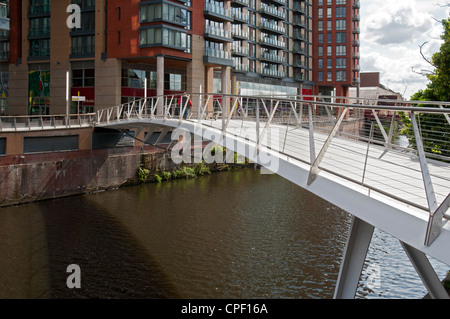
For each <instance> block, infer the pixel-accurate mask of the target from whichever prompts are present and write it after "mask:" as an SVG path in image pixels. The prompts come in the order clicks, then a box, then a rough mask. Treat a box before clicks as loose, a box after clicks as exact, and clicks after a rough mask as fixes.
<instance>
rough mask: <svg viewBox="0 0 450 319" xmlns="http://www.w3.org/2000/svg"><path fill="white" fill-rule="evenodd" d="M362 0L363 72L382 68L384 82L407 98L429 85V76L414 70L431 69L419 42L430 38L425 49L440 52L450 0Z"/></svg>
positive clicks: (425, 52)
mask: <svg viewBox="0 0 450 319" xmlns="http://www.w3.org/2000/svg"><path fill="white" fill-rule="evenodd" d="M360 3H361V9H360V15H361V22H360V28H361V34H360V40H361V47H360V50H361V61H360V63H361V72H380V81H381V84H383V85H385V86H387V87H388V88H390V89H392V90H393V91H395V92H398V93H401V94H402V95H403V97H404V98H405V99H409V98H410V97H411V95H412V94H414V93H416V92H417V91H419V90H420V89H425V88H426V86H427V83H428V82H427V79H426V77H425V76H423V75H419V74H417V73H415V72H414V71H413V70H415V71H416V72H421V71H422V70H430V65H429V64H428V63H427V62H426V61H425V60H424V59H423V57H422V56H421V53H420V48H419V46H420V45H422V44H423V43H425V42H427V43H426V44H425V45H424V46H423V49H422V52H423V54H424V55H425V57H427V58H428V59H431V57H432V55H433V53H436V52H439V49H440V46H441V44H442V40H441V39H440V36H441V35H442V33H443V27H442V23H440V21H442V20H443V19H447V18H448V17H449V14H450V6H449V5H450V0H394V1H393V0H360ZM445 4H448V5H447V6H444V5H445ZM439 5H441V6H439ZM436 20H438V21H439V22H438V21H436ZM431 69H432V68H431Z"/></svg>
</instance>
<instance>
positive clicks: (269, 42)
mask: <svg viewBox="0 0 450 319" xmlns="http://www.w3.org/2000/svg"><path fill="white" fill-rule="evenodd" d="M260 44H261V45H266V46H272V47H277V48H280V49H284V48H285V47H286V43H285V42H283V41H278V40H275V39H272V38H269V37H264V38H262V39H261V40H260Z"/></svg>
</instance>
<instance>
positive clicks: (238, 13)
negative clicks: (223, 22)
mask: <svg viewBox="0 0 450 319" xmlns="http://www.w3.org/2000/svg"><path fill="white" fill-rule="evenodd" d="M233 17H234V20H235V21H240V22H245V23H247V22H248V14H244V13H242V12H241V11H235V12H233Z"/></svg>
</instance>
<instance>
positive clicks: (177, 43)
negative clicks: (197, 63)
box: [139, 26, 191, 53]
mask: <svg viewBox="0 0 450 319" xmlns="http://www.w3.org/2000/svg"><path fill="white" fill-rule="evenodd" d="M139 43H140V46H143V47H145V46H166V47H171V48H174V49H180V50H184V51H185V52H187V53H190V52H191V35H189V34H187V33H186V32H183V31H180V30H176V29H171V28H166V27H162V26H161V27H160V26H158V27H155V28H151V27H150V28H145V29H141V31H140V34H139Z"/></svg>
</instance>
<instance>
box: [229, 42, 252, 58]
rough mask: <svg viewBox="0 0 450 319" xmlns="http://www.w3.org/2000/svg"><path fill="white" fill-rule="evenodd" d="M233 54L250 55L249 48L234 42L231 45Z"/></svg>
mask: <svg viewBox="0 0 450 319" xmlns="http://www.w3.org/2000/svg"><path fill="white" fill-rule="evenodd" d="M231 54H233V55H240V56H248V48H245V47H243V46H240V45H237V44H233V45H232V46H231Z"/></svg>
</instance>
